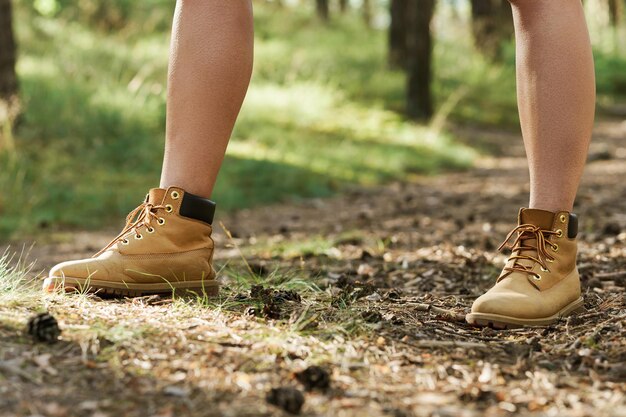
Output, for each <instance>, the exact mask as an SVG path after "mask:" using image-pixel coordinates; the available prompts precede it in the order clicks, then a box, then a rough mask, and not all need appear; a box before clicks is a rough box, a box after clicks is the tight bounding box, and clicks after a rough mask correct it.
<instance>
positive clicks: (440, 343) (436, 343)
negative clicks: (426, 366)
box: [402, 340, 489, 349]
mask: <svg viewBox="0 0 626 417" xmlns="http://www.w3.org/2000/svg"><path fill="white" fill-rule="evenodd" d="M402 343H406V344H407V345H411V346H414V347H420V348H445V347H461V348H468V349H471V348H482V349H486V348H489V345H487V344H486V343H479V342H463V341H455V340H419V341H417V342H415V343H412V342H402Z"/></svg>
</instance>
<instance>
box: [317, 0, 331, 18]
mask: <svg viewBox="0 0 626 417" xmlns="http://www.w3.org/2000/svg"><path fill="white" fill-rule="evenodd" d="M315 4H316V6H317V15H318V16H319V17H320V19H322V20H324V21H327V20H328V19H329V18H330V5H329V4H328V0H315Z"/></svg>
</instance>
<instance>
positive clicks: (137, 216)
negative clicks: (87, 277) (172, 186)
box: [94, 203, 166, 258]
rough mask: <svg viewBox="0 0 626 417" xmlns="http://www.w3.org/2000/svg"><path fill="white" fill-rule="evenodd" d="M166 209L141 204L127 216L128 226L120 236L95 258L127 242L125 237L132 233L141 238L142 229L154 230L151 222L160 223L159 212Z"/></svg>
mask: <svg viewBox="0 0 626 417" xmlns="http://www.w3.org/2000/svg"><path fill="white" fill-rule="evenodd" d="M165 208H166V207H165V206H160V205H154V204H152V203H141V205H139V206H138V207H137V208H136V209H134V210H133V211H131V212H130V213H129V214H128V216H126V226H125V227H124V229H123V230H122V231H121V232H120V234H119V235H117V236H116V237H115V238H113V240H112V241H111V242H110V243H109V244H108V245H106V246H105V247H104V248H103V249H102V250H100V252H98V253H96V254H95V255H94V258H95V257H97V256H99V255H101V254H102V253H103V252H104V251H106V250H107V249H109V248H110V247H111V246H113V245H114V244H116V243H117V242H121V241H127V240H126V238H125V237H124V236H125V235H127V234H128V233H130V232H131V231H134V232H135V236H136V237H140V236H141V234H140V233H139V228H140V227H142V226H146V227H147V230H148V231H151V230H154V229H153V227H152V226H151V221H152V220H153V219H157V221H158V219H159V216H158V214H157V212H158V210H161V209H165Z"/></svg>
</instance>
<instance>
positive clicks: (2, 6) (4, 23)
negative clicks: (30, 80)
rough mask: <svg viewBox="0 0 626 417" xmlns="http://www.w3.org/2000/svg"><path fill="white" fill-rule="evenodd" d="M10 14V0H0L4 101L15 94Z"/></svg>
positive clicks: (0, 77) (0, 89)
mask: <svg viewBox="0 0 626 417" xmlns="http://www.w3.org/2000/svg"><path fill="white" fill-rule="evenodd" d="M12 15H13V14H12V9H11V0H0V100H4V101H8V100H11V99H14V98H15V96H16V95H17V76H16V75H15V57H16V46H15V38H14V36H13V19H12Z"/></svg>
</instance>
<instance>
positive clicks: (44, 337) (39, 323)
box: [27, 313, 61, 343]
mask: <svg viewBox="0 0 626 417" xmlns="http://www.w3.org/2000/svg"><path fill="white" fill-rule="evenodd" d="M27 332H28V334H29V335H31V336H32V337H33V339H35V341H37V342H45V343H55V342H56V341H57V340H58V339H59V336H60V335H61V329H59V323H58V322H57V319H55V318H54V317H52V316H51V315H50V314H48V313H40V314H37V315H36V316H33V317H31V318H30V320H28V328H27Z"/></svg>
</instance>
